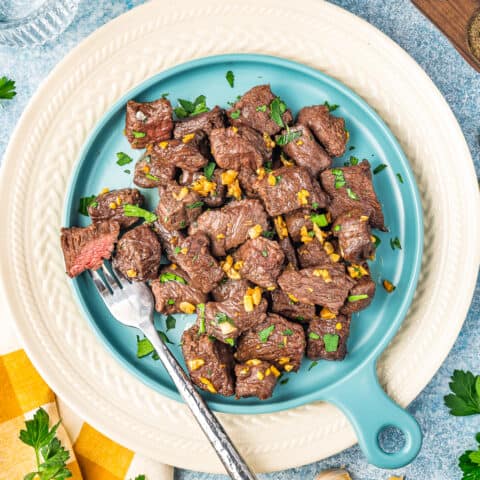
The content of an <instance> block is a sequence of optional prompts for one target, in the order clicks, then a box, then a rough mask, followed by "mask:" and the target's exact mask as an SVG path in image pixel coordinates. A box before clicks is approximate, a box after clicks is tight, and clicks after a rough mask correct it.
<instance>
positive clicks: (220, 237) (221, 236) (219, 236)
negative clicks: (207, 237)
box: [216, 233, 225, 240]
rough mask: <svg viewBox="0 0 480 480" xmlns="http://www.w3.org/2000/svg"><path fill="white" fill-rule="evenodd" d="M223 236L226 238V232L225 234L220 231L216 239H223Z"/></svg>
mask: <svg viewBox="0 0 480 480" xmlns="http://www.w3.org/2000/svg"><path fill="white" fill-rule="evenodd" d="M222 238H225V234H224V233H219V234H218V235H217V236H216V239H217V240H222Z"/></svg>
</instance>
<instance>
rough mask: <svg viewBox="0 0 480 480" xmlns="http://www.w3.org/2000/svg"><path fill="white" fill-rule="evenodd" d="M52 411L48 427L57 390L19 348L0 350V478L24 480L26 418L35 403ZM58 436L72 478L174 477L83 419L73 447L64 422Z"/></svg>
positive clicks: (30, 457)
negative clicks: (66, 453)
mask: <svg viewBox="0 0 480 480" xmlns="http://www.w3.org/2000/svg"><path fill="white" fill-rule="evenodd" d="M40 407H43V409H44V410H45V411H46V412H47V413H48V415H49V416H50V426H53V425H54V424H55V423H57V422H58V420H59V414H58V409H57V403H56V400H55V394H54V393H53V392H52V391H51V390H50V388H49V387H48V385H47V384H46V383H45V382H44V381H43V379H42V378H41V377H40V375H39V374H38V372H37V371H36V370H35V368H34V367H33V365H32V363H31V362H30V360H29V359H28V357H27V355H26V354H25V352H24V351H23V350H17V351H15V352H11V353H8V354H6V355H0V480H23V477H24V475H25V474H27V473H28V472H32V471H35V470H36V462H35V452H34V450H33V448H31V447H29V446H28V445H25V444H24V443H22V442H21V441H20V440H19V438H18V436H19V433H20V430H21V429H23V428H25V420H29V419H30V418H32V417H33V414H34V413H35V412H36V411H37V410H38V408H40ZM57 437H58V438H59V440H60V441H61V442H62V445H63V446H64V447H65V448H66V449H67V450H68V451H69V452H70V459H69V461H68V464H67V467H68V469H69V470H70V471H71V472H72V475H73V476H72V477H71V478H72V479H73V480H82V479H83V480H124V479H132V480H133V479H134V478H135V476H136V475H139V474H145V475H146V477H147V479H148V480H167V479H171V478H172V469H171V468H170V467H167V466H166V465H162V464H157V463H155V462H152V461H149V460H146V459H143V458H142V457H140V456H139V455H136V454H135V453H134V452H132V451H131V450H128V449H127V448H124V447H122V446H120V445H119V444H118V443H115V442H113V441H112V440H110V439H108V438H107V437H105V436H104V435H102V434H101V433H99V432H98V431H96V430H95V429H94V428H92V427H91V426H90V425H88V424H87V423H83V425H82V426H81V428H80V429H79V431H78V435H77V436H76V438H73V441H74V443H73V446H72V442H71V441H70V438H69V436H68V434H67V432H66V430H65V428H64V426H63V424H60V427H59V429H58V431H57Z"/></svg>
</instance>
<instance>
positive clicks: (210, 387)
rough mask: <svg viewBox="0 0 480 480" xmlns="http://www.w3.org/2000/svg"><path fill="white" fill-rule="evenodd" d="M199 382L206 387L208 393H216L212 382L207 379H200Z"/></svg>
mask: <svg viewBox="0 0 480 480" xmlns="http://www.w3.org/2000/svg"><path fill="white" fill-rule="evenodd" d="M199 380H200V381H201V382H202V383H203V384H204V385H205V386H206V387H207V390H208V391H209V392H210V393H217V390H216V389H215V387H214V386H213V384H212V382H211V381H210V380H209V379H208V378H205V377H200V378H199Z"/></svg>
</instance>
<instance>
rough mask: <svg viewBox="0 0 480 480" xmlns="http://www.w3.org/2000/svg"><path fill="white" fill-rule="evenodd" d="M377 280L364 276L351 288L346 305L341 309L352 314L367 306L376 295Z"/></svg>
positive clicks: (345, 313)
mask: <svg viewBox="0 0 480 480" xmlns="http://www.w3.org/2000/svg"><path fill="white" fill-rule="evenodd" d="M375 288H376V287H375V282H374V281H373V280H372V279H371V278H370V277H362V278H360V279H359V280H357V281H356V282H355V285H354V286H353V287H352V288H351V290H350V292H349V294H348V297H347V301H346V302H345V305H344V306H343V307H342V309H341V310H340V311H341V313H343V314H344V315H350V314H351V313H354V312H359V311H360V310H363V309H365V308H367V307H368V306H369V305H370V304H371V303H372V301H373V297H374V296H375Z"/></svg>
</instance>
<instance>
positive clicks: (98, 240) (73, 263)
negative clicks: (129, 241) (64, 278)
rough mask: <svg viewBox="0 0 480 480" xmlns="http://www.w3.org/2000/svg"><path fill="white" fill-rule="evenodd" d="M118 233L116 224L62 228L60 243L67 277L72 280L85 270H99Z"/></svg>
mask: <svg viewBox="0 0 480 480" xmlns="http://www.w3.org/2000/svg"><path fill="white" fill-rule="evenodd" d="M119 233H120V226H119V224H118V223H117V222H97V223H94V224H92V225H89V226H88V227H84V228H81V227H70V228H62V230H61V236H60V243H61V245H62V251H63V257H64V259H65V269H66V271H67V274H68V276H69V277H71V278H73V277H76V276H77V275H80V274H81V273H82V272H84V271H85V270H97V269H99V268H100V267H101V266H102V263H103V260H104V259H108V258H110V256H111V255H112V252H113V248H114V246H115V242H116V241H117V238H118V234H119Z"/></svg>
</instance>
